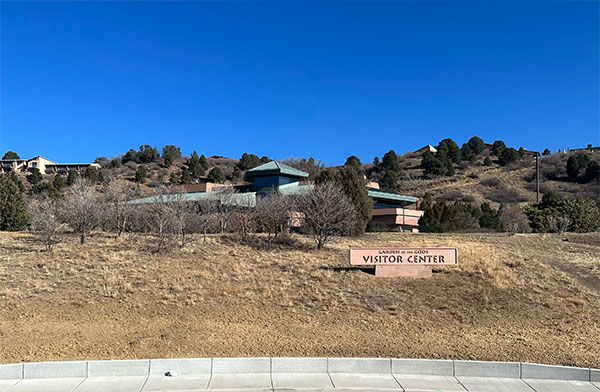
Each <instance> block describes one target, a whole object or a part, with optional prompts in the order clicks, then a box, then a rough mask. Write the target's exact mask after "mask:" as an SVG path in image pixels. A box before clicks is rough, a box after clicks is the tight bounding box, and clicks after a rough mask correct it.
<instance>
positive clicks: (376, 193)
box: [367, 187, 419, 203]
mask: <svg viewBox="0 0 600 392" xmlns="http://www.w3.org/2000/svg"><path fill="white" fill-rule="evenodd" d="M367 191H368V195H369V197H372V198H373V199H379V200H396V201H405V202H408V203H416V202H417V201H419V198H418V197H413V196H405V195H401V194H399V193H396V192H390V191H384V190H381V189H377V188H369V187H367Z"/></svg>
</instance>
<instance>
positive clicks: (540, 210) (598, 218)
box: [524, 193, 600, 233]
mask: <svg viewBox="0 0 600 392" xmlns="http://www.w3.org/2000/svg"><path fill="white" fill-rule="evenodd" d="M524 212H525V214H526V215H527V218H528V219H529V226H531V229H532V230H533V231H534V232H539V233H546V232H553V231H556V227H555V223H554V222H557V221H561V222H563V223H566V222H568V225H567V227H566V230H567V231H573V232H577V233H589V232H594V231H597V230H598V229H599V228H600V211H599V210H598V206H597V205H596V202H595V201H594V200H592V199H589V198H580V199H563V198H560V197H559V196H557V195H556V194H554V193H546V194H545V195H544V196H543V197H542V200H541V202H540V203H537V204H535V203H534V204H529V205H527V206H525V208H524Z"/></svg>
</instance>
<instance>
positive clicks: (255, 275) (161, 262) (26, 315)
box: [0, 233, 600, 367]
mask: <svg viewBox="0 0 600 392" xmlns="http://www.w3.org/2000/svg"><path fill="white" fill-rule="evenodd" d="M597 236H598V235H597V234H595V235H567V236H558V235H534V234H531V235H517V236H506V235H495V234H486V235H483V234H482V235H474V234H447V235H435V234H428V235H425V234H421V235H411V234H400V233H372V234H367V235H365V236H362V237H360V238H352V239H344V240H342V241H338V242H336V243H335V244H333V245H331V246H329V247H328V248H327V249H324V250H323V251H316V250H314V249H312V247H311V246H310V245H311V244H310V242H309V241H308V240H306V239H305V238H302V237H297V238H296V241H293V242H292V243H291V245H278V246H275V247H274V248H271V249H267V248H265V247H262V246H259V245H257V244H256V243H254V244H253V245H248V246H247V245H239V244H237V243H235V242H233V241H232V240H231V239H230V238H227V237H220V236H210V237H209V239H208V241H207V242H206V243H204V242H203V241H202V239H201V238H196V237H195V238H194V242H193V243H192V244H191V245H190V246H187V247H186V248H183V249H176V250H174V251H173V252H172V253H169V254H154V253H151V252H150V250H149V249H150V248H151V247H150V246H149V245H150V244H151V241H152V239H151V238H148V237H145V236H130V237H126V238H123V239H115V238H112V237H110V236H108V235H105V234H102V233H98V234H95V235H94V237H93V238H91V239H90V241H89V242H88V243H87V244H85V245H84V246H79V245H78V244H77V243H76V242H77V239H76V238H68V240H67V241H65V242H64V243H62V244H59V245H58V246H57V248H56V249H55V251H54V252H53V253H47V252H42V251H41V249H42V247H41V246H40V245H39V244H38V243H37V242H36V240H35V238H34V237H33V236H32V235H30V234H23V233H17V234H9V233H0V347H2V350H0V362H17V361H48V360H68V359H69V360H75V359H108V358H110V359H116V358H153V357H195V356H288V355H289V356H375V357H377V356H394V357H420V358H451V359H452V358H453V359H478V360H502V361H532V362H543V363H551V364H562V365H573V366H592V367H600V361H599V359H598V355H597V354H598V352H600V339H598V338H597V337H598V336H600V325H599V323H598V320H600V298H599V295H598V291H597V290H594V288H595V287H594V286H593V284H594V282H597V281H598V280H597V279H599V277H600V255H599V252H598V251H597V250H598V247H597V245H595V243H596V241H597V238H598V237H597ZM565 238H566V239H568V241H565ZM389 245H404V246H455V247H457V248H458V249H459V266H458V267H438V268H436V270H435V273H434V276H433V278H432V279H429V280H409V279H402V278H400V279H377V278H375V277H374V276H373V275H372V274H370V273H368V272H369V271H365V270H361V269H355V268H348V261H347V250H348V248H349V247H350V246H389ZM583 271H587V272H585V273H584V272H583Z"/></svg>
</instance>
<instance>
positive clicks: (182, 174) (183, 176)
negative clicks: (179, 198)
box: [179, 167, 192, 184]
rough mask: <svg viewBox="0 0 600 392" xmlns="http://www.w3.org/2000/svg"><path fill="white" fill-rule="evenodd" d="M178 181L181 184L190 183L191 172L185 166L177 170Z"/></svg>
mask: <svg viewBox="0 0 600 392" xmlns="http://www.w3.org/2000/svg"><path fill="white" fill-rule="evenodd" d="M179 182H180V183H182V184H191V183H192V174H191V173H190V171H189V170H188V168H187V167H184V168H183V169H181V170H180V171H179Z"/></svg>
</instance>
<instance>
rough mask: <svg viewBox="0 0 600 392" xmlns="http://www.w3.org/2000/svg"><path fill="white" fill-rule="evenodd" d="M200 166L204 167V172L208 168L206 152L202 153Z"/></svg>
mask: <svg viewBox="0 0 600 392" xmlns="http://www.w3.org/2000/svg"><path fill="white" fill-rule="evenodd" d="M199 160H200V166H202V168H203V169H204V172H206V171H207V170H208V159H206V157H205V156H204V154H202V155H200V159H199ZM202 175H204V174H202Z"/></svg>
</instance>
